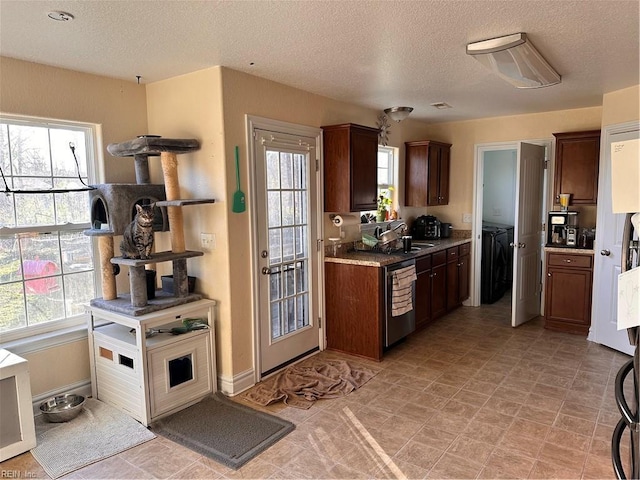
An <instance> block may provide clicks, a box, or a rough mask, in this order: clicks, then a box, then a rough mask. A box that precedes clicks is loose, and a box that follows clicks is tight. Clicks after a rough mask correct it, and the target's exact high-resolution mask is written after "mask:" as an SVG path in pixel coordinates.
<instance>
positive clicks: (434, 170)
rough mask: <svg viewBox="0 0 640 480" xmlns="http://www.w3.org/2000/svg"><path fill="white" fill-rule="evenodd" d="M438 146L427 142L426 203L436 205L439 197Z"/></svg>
mask: <svg viewBox="0 0 640 480" xmlns="http://www.w3.org/2000/svg"><path fill="white" fill-rule="evenodd" d="M440 150H441V149H440V147H439V146H438V145H434V144H429V159H428V173H427V181H428V187H427V195H428V199H427V205H438V203H439V198H440Z"/></svg>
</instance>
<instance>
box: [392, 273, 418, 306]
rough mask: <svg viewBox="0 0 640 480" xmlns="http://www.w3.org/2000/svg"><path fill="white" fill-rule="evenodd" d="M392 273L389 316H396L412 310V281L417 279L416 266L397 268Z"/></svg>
mask: <svg viewBox="0 0 640 480" xmlns="http://www.w3.org/2000/svg"><path fill="white" fill-rule="evenodd" d="M392 275H393V289H392V291H391V316H392V317H397V316H398V315H402V314H404V313H407V312H410V311H411V310H413V282H415V281H416V280H417V279H418V277H417V276H416V266H415V265H411V266H409V267H405V268H399V269H398V270H395V271H393V272H392Z"/></svg>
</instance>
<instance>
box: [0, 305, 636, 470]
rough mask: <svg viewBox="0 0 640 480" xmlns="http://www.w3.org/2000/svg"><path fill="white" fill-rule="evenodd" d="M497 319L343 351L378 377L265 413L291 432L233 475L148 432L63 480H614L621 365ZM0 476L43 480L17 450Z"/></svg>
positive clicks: (474, 317) (471, 313)
mask: <svg viewBox="0 0 640 480" xmlns="http://www.w3.org/2000/svg"><path fill="white" fill-rule="evenodd" d="M509 318H510V312H509V305H508V303H507V302H506V301H503V302H500V303H498V304H494V305H489V306H483V307H481V308H468V307H462V308H460V309H458V310H456V311H455V312H452V313H451V314H449V315H448V316H446V317H444V318H442V319H440V320H438V321H437V322H435V323H434V324H433V325H431V326H429V327H428V328H427V329H425V330H424V331H422V332H420V333H418V334H416V335H414V336H412V337H410V338H409V339H407V341H406V342H404V343H403V344H401V345H398V346H397V347H396V348H394V349H392V350H391V351H389V352H388V353H387V354H386V356H385V358H384V361H383V362H381V363H376V362H362V360H356V359H354V358H353V357H347V358H351V359H352V360H355V361H358V362H362V363H366V364H367V365H368V366H369V367H371V368H374V369H376V370H378V371H379V373H378V374H377V376H376V377H374V378H373V379H372V380H371V381H369V382H368V383H367V384H366V385H365V386H363V387H362V388H361V389H359V390H357V391H356V392H354V393H352V394H351V395H349V396H347V397H345V398H343V399H339V400H322V401H319V402H317V403H316V404H315V405H314V406H313V407H312V408H311V409H309V410H299V409H294V408H289V407H284V406H283V405H281V404H280V405H275V406H272V407H269V408H268V409H266V410H268V411H270V412H272V413H274V414H276V415H279V416H281V417H284V418H287V419H289V420H291V421H293V422H294V423H295V424H296V426H297V428H296V430H295V431H294V432H292V433H291V434H289V435H288V436H287V437H285V438H284V439H283V440H281V441H280V442H278V443H277V444H275V445H274V446H273V447H271V448H270V449H268V450H267V451H265V452H263V453H262V454H260V455H259V456H258V457H256V458H255V459H253V460H251V461H250V462H249V463H247V464H246V465H245V466H244V467H242V468H241V469H240V470H238V471H232V470H230V469H228V468H226V467H224V466H222V465H220V464H217V463H216V462H214V461H212V460H209V459H207V458H205V457H202V456H201V455H199V454H196V453H194V452H192V451H190V450H187V449H185V448H183V447H181V446H179V445H176V444H173V443H171V442H170V441H168V440H165V439H163V438H161V437H159V438H157V439H154V440H152V441H150V442H147V443H146V444H143V445H141V446H138V447H136V448H133V449H131V450H128V451H126V452H124V453H121V454H119V455H117V456H114V457H111V458H109V459H106V460H104V461H101V462H98V463H96V464H93V465H90V466H88V467H85V468H83V469H81V470H78V471H76V472H74V473H72V474H70V475H69V476H68V477H67V478H78V479H98V478H111V479H113V478H129V479H138V478H140V479H142V478H150V479H151V478H231V479H234V478H276V479H277V478H280V479H292V478H300V479H304V478H318V479H360V478H362V479H370V478H384V479H402V478H425V479H432V478H460V479H462V478H465V479H466V478H537V479H542V478H545V479H547V478H565V479H566V478H571V479H574V478H575V479H577V478H588V479H602V478H614V474H613V469H612V466H611V457H610V440H611V433H612V431H613V427H614V425H615V424H616V422H617V421H618V419H619V414H618V411H617V409H616V407H615V404H614V401H613V381H614V378H615V375H616V372H617V370H618V368H619V367H620V366H621V365H622V364H623V363H624V362H625V361H626V360H627V359H628V358H629V357H627V356H625V355H622V354H619V353H616V352H615V351H613V350H610V349H607V348H605V347H602V346H599V345H596V344H592V343H590V342H588V341H586V339H584V338H582V337H579V336H573V335H568V334H560V333H554V332H550V331H547V330H544V329H543V328H542V325H543V323H542V320H541V319H537V320H534V321H532V322H529V323H527V324H525V325H523V326H521V327H519V328H517V329H513V328H511V327H510V323H509V322H510V320H509ZM320 355H326V356H329V357H334V356H337V357H341V358H345V357H346V356H343V355H337V354H335V353H331V352H323V353H321V354H320ZM236 399H237V400H238V401H241V402H242V401H244V402H247V401H246V400H243V399H242V395H240V396H238V397H236ZM625 438H626V436H625ZM626 449H627V454H625V455H624V457H625V459H626V458H627V457H628V446H626ZM0 469H1V470H2V472H0V473H2V476H3V477H7V472H9V473H8V475H9V476H12V475H13V476H14V477H15V476H16V475H19V476H20V477H21V478H47V476H46V474H45V473H44V471H43V470H42V468H41V467H40V466H39V464H38V463H37V462H36V461H35V460H34V459H33V457H32V456H31V454H30V453H26V454H23V455H20V456H18V457H15V458H13V459H11V460H8V461H6V462H4V463H2V464H0Z"/></svg>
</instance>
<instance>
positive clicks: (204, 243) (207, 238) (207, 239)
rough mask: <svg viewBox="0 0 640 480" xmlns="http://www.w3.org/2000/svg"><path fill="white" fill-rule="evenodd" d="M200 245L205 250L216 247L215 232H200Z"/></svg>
mask: <svg viewBox="0 0 640 480" xmlns="http://www.w3.org/2000/svg"><path fill="white" fill-rule="evenodd" d="M200 247H201V248H202V250H204V251H205V252H209V251H211V250H215V248H216V235H215V233H201V234H200Z"/></svg>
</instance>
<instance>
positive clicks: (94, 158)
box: [0, 113, 104, 346]
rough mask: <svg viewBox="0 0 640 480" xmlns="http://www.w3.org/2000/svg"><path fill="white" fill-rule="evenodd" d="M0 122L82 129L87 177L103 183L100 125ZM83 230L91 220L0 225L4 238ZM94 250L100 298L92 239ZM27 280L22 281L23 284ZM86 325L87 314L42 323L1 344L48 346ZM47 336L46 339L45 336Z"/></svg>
mask: <svg viewBox="0 0 640 480" xmlns="http://www.w3.org/2000/svg"><path fill="white" fill-rule="evenodd" d="M0 121H2V122H3V123H11V124H22V125H29V126H36V127H44V128H52V127H53V128H56V127H61V128H74V129H78V128H80V129H83V130H85V146H84V148H85V151H86V162H87V164H86V167H87V178H88V183H89V184H90V185H91V184H97V183H101V182H102V181H103V178H104V171H103V169H102V168H101V165H102V161H101V160H102V159H101V157H100V156H99V149H98V142H99V141H100V126H99V125H97V124H91V123H85V122H73V121H65V120H56V119H49V118H41V117H31V116H22V115H11V114H5V113H0ZM1 190H4V183H2V185H1ZM89 208H90V205H89V204H88V203H87V209H89ZM81 228H90V222H89V221H88V222H87V223H86V224H73V225H52V226H48V225H47V226H31V227H28V226H27V227H22V226H18V227H2V226H0V234H2V235H13V234H21V233H26V232H34V233H42V232H49V231H58V232H64V231H69V230H78V229H81ZM91 243H92V250H93V255H92V256H93V278H94V286H95V292H94V295H97V292H98V291H99V289H100V285H101V275H100V261H99V259H98V258H97V255H96V252H97V244H96V241H95V239H92V242H91ZM24 281H25V280H24V279H23V282H24ZM1 312H2V307H1V306H0V314H1ZM86 323H87V314H86V313H83V314H79V315H75V316H72V317H67V318H64V319H60V320H54V321H50V322H45V323H41V324H35V325H30V326H26V327H23V328H17V329H15V330H9V331H6V332H0V345H2V346H9V345H12V346H13V345H18V346H19V345H20V344H22V343H24V342H23V341H24V340H28V339H36V338H37V337H41V338H40V340H42V339H45V343H48V342H47V340H46V338H49V337H50V336H51V335H52V334H54V333H55V332H64V333H68V332H70V331H73V330H75V329H76V328H77V327H78V326H81V325H86ZM43 336H44V337H43Z"/></svg>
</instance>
